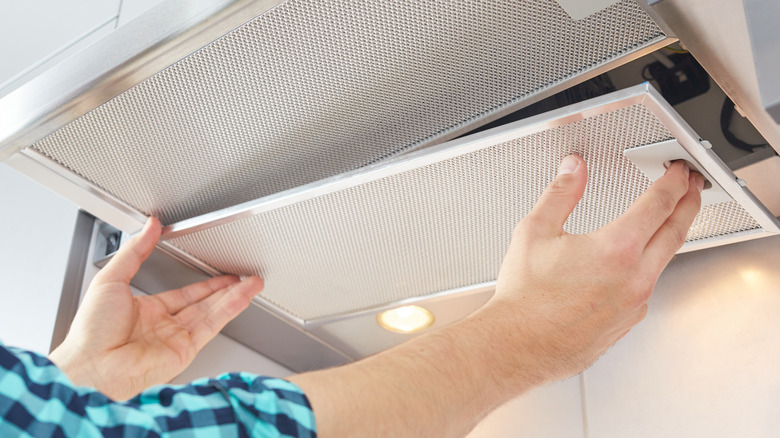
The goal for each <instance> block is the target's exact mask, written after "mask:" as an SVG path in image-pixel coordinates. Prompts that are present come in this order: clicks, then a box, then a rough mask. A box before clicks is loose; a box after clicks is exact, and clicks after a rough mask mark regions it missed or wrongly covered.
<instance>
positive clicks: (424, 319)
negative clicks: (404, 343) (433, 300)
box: [376, 306, 434, 333]
mask: <svg viewBox="0 0 780 438" xmlns="http://www.w3.org/2000/svg"><path fill="white" fill-rule="evenodd" d="M376 320H377V322H378V323H379V325H380V326H382V328H384V329H385V330H389V331H391V332H396V333H415V332H419V331H420V330H424V329H426V328H428V327H430V326H431V325H432V324H433V320H434V318H433V313H431V312H430V311H428V310H427V309H423V308H422V307H420V306H403V307H398V308H396V309H391V310H386V311H384V312H382V313H380V314H379V315H377V317H376Z"/></svg>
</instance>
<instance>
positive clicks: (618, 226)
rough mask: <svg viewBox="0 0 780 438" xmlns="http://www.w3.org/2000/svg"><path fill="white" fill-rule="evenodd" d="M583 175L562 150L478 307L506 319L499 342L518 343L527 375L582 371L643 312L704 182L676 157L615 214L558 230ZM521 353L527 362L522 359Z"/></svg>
mask: <svg viewBox="0 0 780 438" xmlns="http://www.w3.org/2000/svg"><path fill="white" fill-rule="evenodd" d="M586 179H587V170H586V168H585V163H584V161H583V160H582V158H580V157H578V156H576V155H571V156H569V157H567V158H566V159H565V160H564V162H563V163H562V164H561V171H559V174H558V176H557V177H556V179H555V180H554V181H553V182H552V184H550V186H549V187H548V188H547V190H546V191H545V193H544V194H543V195H542V197H541V198H540V199H539V201H538V202H537V204H536V206H535V207H534V209H533V210H532V212H531V213H530V214H528V215H527V216H526V217H525V218H524V219H523V220H522V221H521V222H520V223H519V224H518V225H517V227H516V229H515V232H514V235H513V238H512V243H511V245H510V248H509V251H508V252H507V255H506V257H505V259H504V262H503V264H502V267H501V271H500V273H499V276H498V285H497V288H496V295H495V297H494V298H493V300H492V302H491V303H490V304H489V305H488V306H487V307H486V308H485V309H484V310H485V311H489V312H494V314H492V315H491V318H496V314H498V315H502V317H503V318H506V319H507V321H506V324H507V325H506V327H512V325H514V328H515V329H514V330H508V332H507V333H508V337H509V338H508V340H513V341H514V342H507V343H506V345H515V344H518V345H519V346H520V350H519V353H518V354H522V356H518V361H519V363H517V364H516V365H519V366H521V367H519V369H524V370H526V371H527V370H528V367H529V366H531V367H532V368H534V369H536V370H538V372H539V374H538V375H535V376H532V377H533V378H537V379H538V380H539V381H540V382H544V381H549V380H556V379H561V378H565V377H568V376H570V375H573V374H576V373H578V372H580V371H582V370H584V369H585V368H587V367H588V366H590V365H591V364H592V363H593V362H595V360H596V359H598V357H599V356H600V355H601V354H602V353H604V351H606V349H607V348H609V347H610V346H612V345H613V344H614V343H615V342H617V341H618V340H619V339H620V338H622V337H623V336H624V335H625V334H626V333H627V332H628V331H629V330H630V329H631V327H633V326H634V325H635V324H637V323H638V322H639V321H641V320H642V319H643V318H644V317H645V314H646V313H647V301H648V299H650V295H651V294H652V292H653V288H654V286H655V282H656V280H657V279H658V276H659V275H660V274H661V271H662V270H663V269H664V268H665V267H666V265H667V263H669V261H670V260H671V258H672V257H673V256H674V254H675V252H676V251H677V250H678V249H679V248H680V246H682V244H683V243H684V241H685V236H686V234H687V232H688V228H690V226H691V223H692V222H693V219H694V217H695V216H696V214H697V213H698V211H699V208H700V204H701V190H702V188H703V185H704V179H703V177H702V176H701V175H700V174H698V173H695V172H690V171H689V170H688V167H687V166H686V165H685V164H684V163H683V162H682V161H678V162H675V163H673V164H672V166H671V167H669V169H668V170H667V172H666V175H665V176H664V177H662V178H660V179H659V180H658V181H656V182H655V183H654V184H653V185H652V186H651V187H650V188H649V189H648V190H647V191H646V192H645V193H644V194H643V195H642V196H640V197H639V198H638V199H637V200H636V202H634V204H633V205H632V206H631V207H630V208H629V209H628V211H626V212H625V213H624V214H623V215H622V216H621V217H620V218H618V219H616V220H615V221H613V222H612V223H610V224H608V225H606V226H605V227H603V228H602V229H600V230H598V231H595V232H593V233H589V234H583V235H574V234H569V233H566V232H565V231H563V225H564V222H566V219H567V218H568V217H569V215H570V214H571V212H572V210H574V207H575V206H576V205H577V202H578V201H579V200H580V198H581V197H582V194H583V192H584V190H585V182H586ZM512 338H514V339H512ZM520 351H521V352H522V353H520ZM529 353H530V355H529ZM528 357H532V360H533V364H529V363H524V361H525V358H528ZM526 377H528V376H526Z"/></svg>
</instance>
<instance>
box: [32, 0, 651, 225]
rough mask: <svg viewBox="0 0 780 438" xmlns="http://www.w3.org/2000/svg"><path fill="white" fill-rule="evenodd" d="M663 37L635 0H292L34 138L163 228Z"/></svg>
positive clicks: (416, 139)
mask: <svg viewBox="0 0 780 438" xmlns="http://www.w3.org/2000/svg"><path fill="white" fill-rule="evenodd" d="M661 38H663V34H662V32H661V31H660V29H659V28H658V27H657V26H656V25H655V24H654V23H653V22H652V20H651V19H650V18H649V17H648V16H647V15H646V13H645V12H644V11H643V10H642V8H641V7H639V6H638V5H637V4H636V2H635V1H634V0H624V1H621V2H619V3H617V4H615V5H613V6H611V7H609V8H608V9H606V10H604V11H601V12H599V13H597V14H595V15H593V16H591V17H588V18H586V19H584V20H581V21H572V20H571V19H569V17H568V16H567V15H566V13H565V12H564V11H563V10H562V9H561V8H560V6H559V5H558V4H557V3H556V2H555V1H554V0H534V1H517V0H505V1H496V0H490V1H487V0H485V1H456V2H453V1H449V0H446V1H445V0H417V1H405V2H389V1H379V0H374V1H370V0H355V1H335V0H334V1H315V0H288V1H286V2H284V3H282V4H281V5H279V6H278V7H276V8H274V9H272V10H270V11H269V12H267V13H265V14H264V15H262V16H260V17H258V18H257V19H255V20H253V21H251V22H249V23H247V24H245V25H244V26H242V27H240V28H238V29H237V30H235V31H233V32H231V33H229V34H227V35H226V36H224V37H223V38H221V39H219V40H217V41H215V42H214V43H212V44H210V45H209V46H206V47H205V48H203V49H201V50H200V51H198V52H196V53H194V54H193V55H191V56H189V57H187V58H185V59H183V60H181V61H180V62H178V63H176V64H174V65H173V66H171V67H170V68H168V69H166V70H164V71H162V72H160V73H159V74H157V75H155V76H153V77H151V78H149V79H148V80H146V81H144V82H142V83H141V84H139V85H137V86H135V87H133V88H132V89H130V90H128V91H127V92H125V93H123V94H122V95H120V96H118V97H116V98H115V99H113V100H111V101H109V102H108V103H106V104H104V105H102V106H101V107H99V108H97V109H95V110H93V111H92V112H90V113H88V114H86V115H85V116H83V117H81V118H80V119H78V120H76V121H74V122H72V123H71V124H69V125H67V126H65V127H64V128H62V129H61V130H59V131H57V132H55V133H54V134H52V135H51V136H49V137H48V138H45V139H43V140H42V141H40V142H38V143H36V144H35V145H33V147H34V149H36V150H37V151H39V152H41V153H43V154H45V155H47V156H49V157H50V158H52V159H54V160H55V161H57V162H59V163H61V164H62V165H64V166H65V167H67V168H69V169H71V170H73V171H74V172H75V173H77V174H79V175H81V176H82V177H84V178H86V179H87V180H89V181H91V182H93V183H94V184H95V185H97V186H99V187H101V188H103V189H105V190H106V191H108V192H109V193H111V194H113V195H115V196H116V197H118V198H119V199H121V200H123V201H125V202H127V203H128V204H130V205H132V206H133V207H135V208H137V209H138V210H140V211H142V212H144V213H146V214H153V215H156V216H158V217H160V218H161V219H162V220H163V222H164V223H173V222H177V221H180V220H183V219H186V218H189V217H193V216H197V215H200V214H203V213H207V212H210V211H214V210H218V209H221V208H224V207H227V206H231V205H235V204H238V203H241V202H244V201H248V200H251V199H256V198H259V197H262V196H265V195H268V194H271V193H275V192H279V191H281V190H285V189H289V188H292V187H296V186H300V185H302V184H305V183H309V182H312V181H317V180H320V179H322V178H325V177H328V176H332V175H335V174H339V173H342V172H344V171H347V170H351V169H355V168H359V167H361V166H364V165H366V164H368V163H371V162H374V161H377V160H379V159H382V158H383V157H387V156H390V155H393V154H396V153H398V152H400V151H403V150H408V149H410V148H413V147H415V146H417V145H420V144H424V143H426V142H427V141H429V140H431V139H433V138H435V137H437V136H440V135H442V134H446V133H448V132H452V131H453V130H455V129H457V128H459V127H463V126H467V125H469V126H472V125H473V126H476V125H478V124H479V123H478V121H479V120H480V119H483V118H485V117H486V116H487V115H489V114H491V113H493V112H495V111H497V110H499V109H501V108H502V107H506V106H508V105H512V104H516V103H517V102H520V101H522V100H524V99H526V98H528V97H530V96H533V95H534V94H537V93H539V92H541V91H544V90H546V89H548V88H550V87H553V86H555V85H556V84H559V83H561V82H562V81H565V80H567V79H570V78H574V77H577V76H578V75H581V74H582V73H583V72H586V71H588V70H590V69H592V68H594V67H596V66H598V65H601V64H603V63H606V62H609V61H611V60H614V59H617V58H619V57H621V56H624V55H626V54H628V53H631V52H633V51H635V50H637V49H639V48H641V47H643V46H647V45H649V44H651V43H653V42H655V41H658V40H659V39H661Z"/></svg>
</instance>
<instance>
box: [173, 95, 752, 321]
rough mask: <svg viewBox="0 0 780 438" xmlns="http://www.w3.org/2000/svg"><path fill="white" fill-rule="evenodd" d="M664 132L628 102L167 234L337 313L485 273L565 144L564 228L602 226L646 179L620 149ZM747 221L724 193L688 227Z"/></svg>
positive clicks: (289, 304)
mask: <svg viewBox="0 0 780 438" xmlns="http://www.w3.org/2000/svg"><path fill="white" fill-rule="evenodd" d="M671 137H672V135H671V133H670V132H669V131H668V130H667V129H666V128H665V127H664V126H663V124H661V122H659V120H658V119H657V118H656V117H655V116H654V115H653V114H652V113H650V111H649V110H648V109H647V108H646V107H645V106H643V105H633V106H628V107H625V108H622V109H619V110H615V111H612V112H608V113H605V114H602V115H598V116H593V117H590V118H586V119H584V120H581V121H578V122H574V123H571V124H568V125H563V126H560V127H556V128H551V129H547V130H544V131H541V132H538V133H535V134H531V135H528V136H525V137H521V138H517V139H514V140H512V141H508V142H505V143H499V144H496V145H493V146H488V147H485V148H483V149H479V150H476V151H473V152H469V153H465V154H462V155H459V156H456V157H454V158H448V159H445V160H442V161H438V162H435V163H433V164H429V165H426V166H424V167H418V168H414V169H410V170H404V171H400V172H399V173H395V174H393V175H391V176H387V177H384V178H382V179H378V180H375V181H372V182H369V183H365V184H362V185H358V186H355V187H351V188H349V189H344V190H341V191H336V192H333V193H330V194H325V195H322V196H318V197H314V198H311V199H307V200H304V201H301V202H298V203H295V204H292V205H288V206H286V207H282V208H279V209H276V210H271V211H268V212H266V213H261V214H258V215H255V216H252V217H249V218H246V219H242V220H238V221H235V222H231V223H227V224H224V225H218V226H215V227H212V228H209V229H206V230H204V231H198V232H194V233H192V234H189V235H183V236H180V237H175V238H172V239H171V240H170V242H171V243H173V244H174V245H175V246H177V247H179V248H181V249H183V250H184V251H186V252H188V253H190V254H192V255H194V256H196V257H198V258H200V259H201V260H203V261H205V262H207V263H208V264H210V265H212V266H214V267H216V268H217V269H219V270H221V271H224V272H231V273H238V274H250V273H252V274H260V275H262V276H263V277H264V278H265V280H266V289H265V292H264V293H263V296H264V297H265V298H266V299H268V300H270V301H271V302H273V303H275V304H276V305H278V306H280V307H281V308H283V309H285V310H286V311H288V312H290V313H292V314H293V315H295V316H297V317H300V318H302V319H305V320H310V319H316V318H321V317H328V316H335V315H338V314H347V313H351V312H354V311H358V310H362V309H367V308H372V307H376V306H380V305H384V304H388V303H392V302H396V301H399V300H402V299H405V298H411V297H416V296H424V295H428V294H431V293H435V292H440V291H444V290H449V289H454V288H459V287H465V286H470V285H474V284H478V283H482V282H486V281H491V280H494V279H495V278H496V274H497V273H498V269H499V266H500V263H501V260H502V258H503V256H504V253H505V251H506V249H507V247H508V244H509V239H510V236H511V233H512V229H513V227H514V225H515V223H516V222H517V221H519V220H520V219H522V218H523V216H525V215H526V214H527V213H528V212H529V211H530V209H531V208H532V206H533V205H534V203H535V201H536V199H537V198H538V197H539V195H540V194H541V193H542V191H543V190H544V188H545V187H546V185H547V184H548V183H549V181H551V180H552V179H553V177H554V176H555V173H556V170H557V167H558V164H559V162H560V160H561V159H562V158H563V157H564V156H566V155H568V154H570V153H578V154H581V155H582V156H583V157H584V158H585V160H586V162H587V163H588V168H589V184H588V186H587V189H586V191H585V195H584V197H583V200H582V201H581V202H580V204H579V205H578V207H577V208H576V209H575V210H574V212H573V214H572V215H571V217H570V218H569V221H568V222H567V223H566V226H565V228H566V230H567V231H569V232H572V233H586V232H590V231H593V230H596V229H598V228H600V227H602V226H603V225H605V224H606V223H608V222H609V221H611V220H613V219H614V218H616V217H618V216H619V215H620V214H621V213H622V212H624V211H625V210H626V209H627V208H628V206H629V205H630V204H631V203H632V202H633V201H634V200H635V199H636V198H637V197H638V196H639V195H640V194H641V193H642V192H643V191H644V190H645V189H646V188H647V187H648V186H649V184H650V182H649V181H648V180H647V178H646V177H645V176H644V174H643V173H642V172H641V171H640V170H639V169H637V168H636V167H635V166H634V165H633V164H632V163H631V162H630V161H628V160H627V159H626V158H625V157H624V156H623V154H622V151H623V150H624V149H626V148H631V147H635V146H641V145H644V144H649V143H655V142H658V141H662V140H666V139H669V138H671ZM758 227H759V225H758V224H757V223H756V222H755V221H754V220H753V218H752V217H751V216H750V215H749V214H747V213H746V212H745V211H744V210H743V209H742V207H740V206H739V205H738V204H737V203H736V202H727V203H723V204H717V205H711V206H708V207H705V208H704V209H703V210H702V211H701V213H700V214H699V216H698V218H697V219H696V223H695V224H694V226H693V227H692V229H691V232H690V234H689V235H688V239H689V240H695V239H703V238H707V237H712V236H717V235H721V234H727V233H733V232H736V231H740V230H749V229H756V228H758Z"/></svg>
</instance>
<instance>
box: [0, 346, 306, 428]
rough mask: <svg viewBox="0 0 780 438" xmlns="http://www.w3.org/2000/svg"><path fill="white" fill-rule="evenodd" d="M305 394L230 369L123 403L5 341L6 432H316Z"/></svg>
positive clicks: (0, 372)
mask: <svg viewBox="0 0 780 438" xmlns="http://www.w3.org/2000/svg"><path fill="white" fill-rule="evenodd" d="M316 435H317V434H316V430H315V423H314V414H313V412H312V410H311V405H310V404H309V401H308V400H307V398H306V396H305V395H304V393H303V391H302V390H301V389H300V388H299V387H298V386H296V385H294V384H292V383H290V382H287V381H285V380H281V379H273V378H268V377H262V376H257V375H253V374H249V373H230V374H223V375H221V376H219V377H217V378H216V379H200V380H196V381H194V382H192V383H190V384H189V385H162V386H156V387H153V388H150V389H148V390H146V391H144V392H143V393H141V394H140V395H138V396H137V397H135V398H133V399H131V400H128V401H124V402H118V401H114V400H111V399H109V398H108V397H106V396H104V395H103V394H101V393H99V392H97V391H95V390H94V389H91V388H82V387H77V386H74V385H73V383H71V382H70V380H68V378H67V376H65V374H64V373H63V372H62V371H60V370H59V369H58V368H57V367H56V366H55V365H54V364H53V363H52V362H51V361H49V360H48V359H47V358H46V357H43V356H41V355H38V354H36V353H33V352H30V351H25V350H21V349H17V348H12V347H5V346H4V345H3V344H2V343H0V436H2V437H5V436H32V437H92V436H94V437H104V436H107V437H111V436H132V437H163V436H165V437H221V436H225V437H235V436H238V437H244V436H247V437H248V436H252V437H316Z"/></svg>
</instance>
